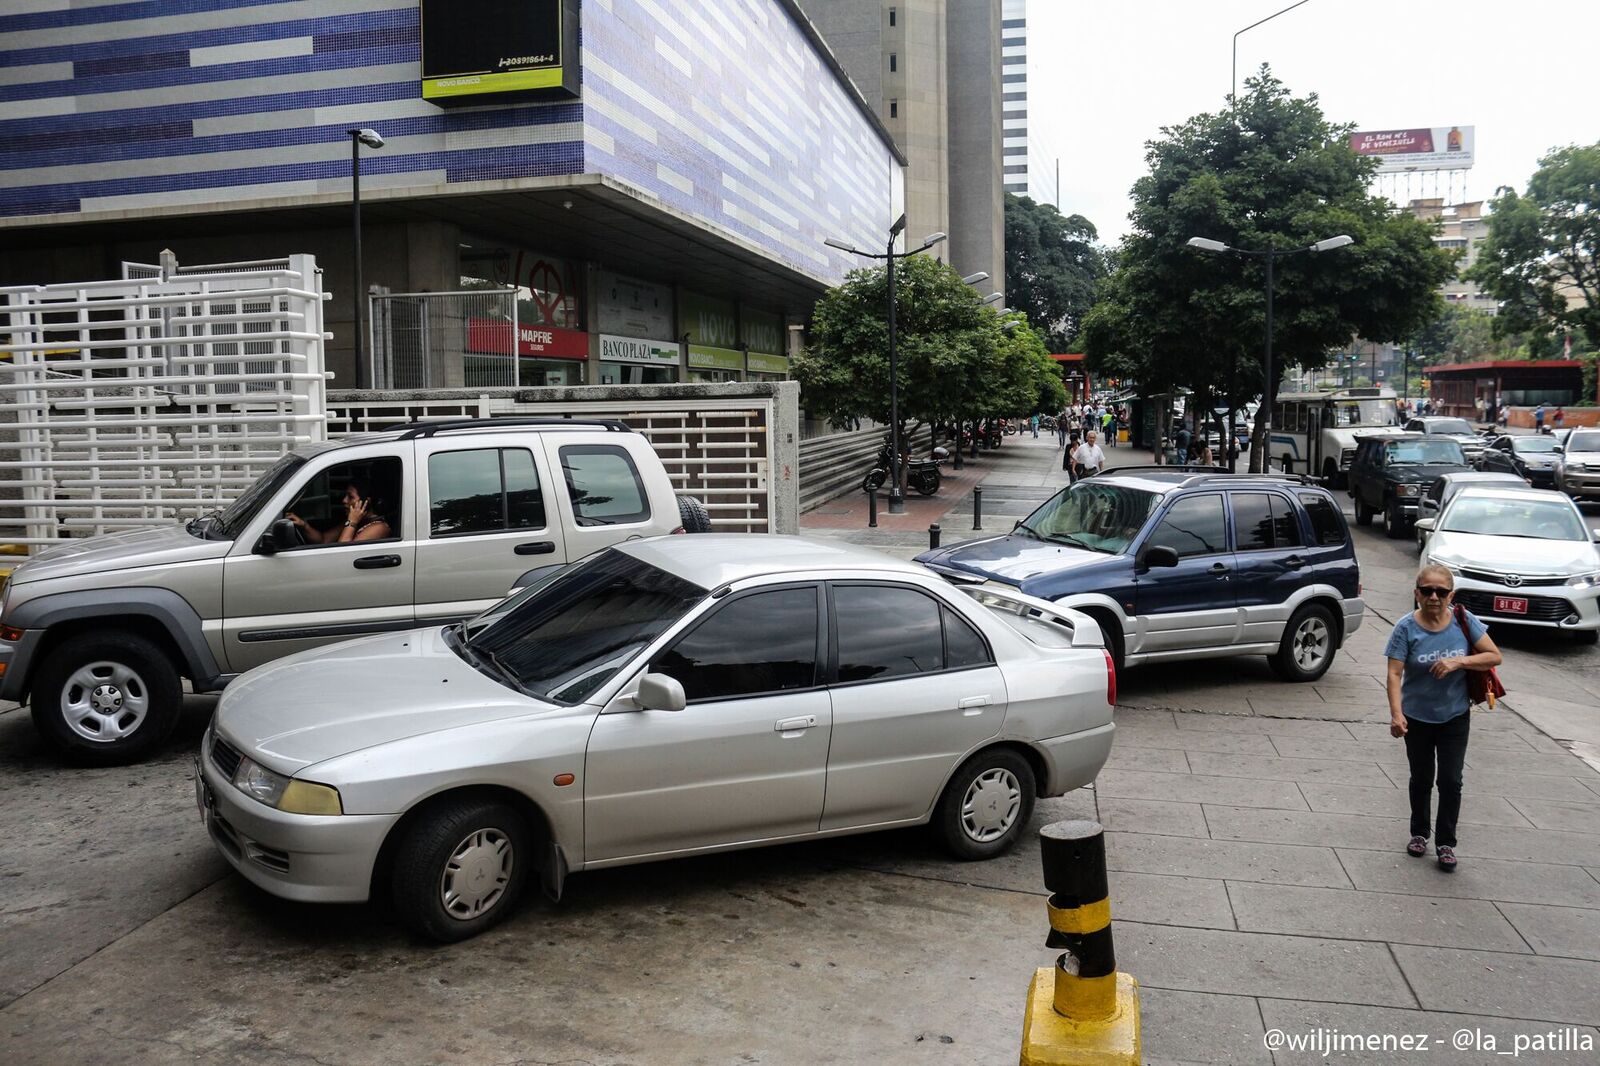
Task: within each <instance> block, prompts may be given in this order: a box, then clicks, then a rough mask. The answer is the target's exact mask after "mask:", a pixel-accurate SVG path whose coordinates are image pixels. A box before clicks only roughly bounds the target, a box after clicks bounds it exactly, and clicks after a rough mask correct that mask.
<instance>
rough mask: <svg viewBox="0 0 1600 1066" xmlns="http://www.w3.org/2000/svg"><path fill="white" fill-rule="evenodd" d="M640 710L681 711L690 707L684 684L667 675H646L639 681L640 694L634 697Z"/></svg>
mask: <svg viewBox="0 0 1600 1066" xmlns="http://www.w3.org/2000/svg"><path fill="white" fill-rule="evenodd" d="M634 699H635V700H636V701H637V702H638V704H639V709H640V710H645V711H681V710H683V709H684V708H685V707H687V706H689V701H688V700H687V699H685V698H684V695H683V684H682V682H680V681H679V680H678V679H677V678H675V677H668V676H667V675H666V674H645V675H644V676H643V677H641V678H640V679H639V694H638V695H637V696H635V697H634Z"/></svg>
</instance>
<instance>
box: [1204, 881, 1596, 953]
mask: <svg viewBox="0 0 1600 1066" xmlns="http://www.w3.org/2000/svg"><path fill="white" fill-rule="evenodd" d="M1228 899H1229V900H1230V902H1232V904H1233V914H1234V920H1235V921H1236V922H1237V923H1238V927H1239V928H1240V929H1244V930H1251V931H1254V932H1258V933H1291V934H1295V935H1299V936H1321V937H1330V938H1333V939H1337V940H1380V941H1387V942H1389V943H1393V944H1428V945H1432V946H1435V947H1457V948H1482V949H1486V950H1492V951H1510V952H1524V953H1526V952H1527V950H1528V948H1527V945H1526V944H1524V943H1523V939H1522V937H1520V936H1518V935H1517V931H1516V930H1515V929H1513V928H1512V927H1511V923H1510V922H1508V921H1507V920H1506V919H1505V917H1504V916H1502V915H1501V913H1500V912H1499V911H1498V910H1496V909H1495V905H1494V904H1493V903H1491V902H1489V901H1488V900H1479V899H1450V898H1448V897H1439V896H1409V895H1401V894H1399V893H1393V892H1356V891H1351V890H1349V889H1338V888H1308V887H1303V886H1296V885H1264V884H1249V883H1245V882H1234V883H1231V884H1229V885H1228ZM1579 913H1582V912H1579ZM1597 917H1600V915H1597Z"/></svg>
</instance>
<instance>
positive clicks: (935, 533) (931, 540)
mask: <svg viewBox="0 0 1600 1066" xmlns="http://www.w3.org/2000/svg"><path fill="white" fill-rule="evenodd" d="M938 546H939V523H937V522H935V523H933V525H931V526H929V527H928V549H929V550H930V551H931V550H933V549H934V548H937V547H938Z"/></svg>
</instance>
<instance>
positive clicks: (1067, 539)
mask: <svg viewBox="0 0 1600 1066" xmlns="http://www.w3.org/2000/svg"><path fill="white" fill-rule="evenodd" d="M1044 539H1045V540H1052V541H1060V542H1062V543H1066V544H1070V545H1072V546H1073V547H1074V548H1082V549H1083V550H1085V551H1091V552H1097V551H1102V550H1103V549H1100V548H1096V547H1095V546H1094V545H1093V544H1085V543H1084V542H1083V541H1081V540H1079V539H1078V538H1077V537H1074V536H1073V535H1072V534H1071V533H1051V534H1048V535H1047V536H1046V537H1045V538H1044Z"/></svg>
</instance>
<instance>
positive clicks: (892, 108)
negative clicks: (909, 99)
mask: <svg viewBox="0 0 1600 1066" xmlns="http://www.w3.org/2000/svg"><path fill="white" fill-rule="evenodd" d="M889 117H890V118H899V117H900V101H899V100H890V101H889Z"/></svg>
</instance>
